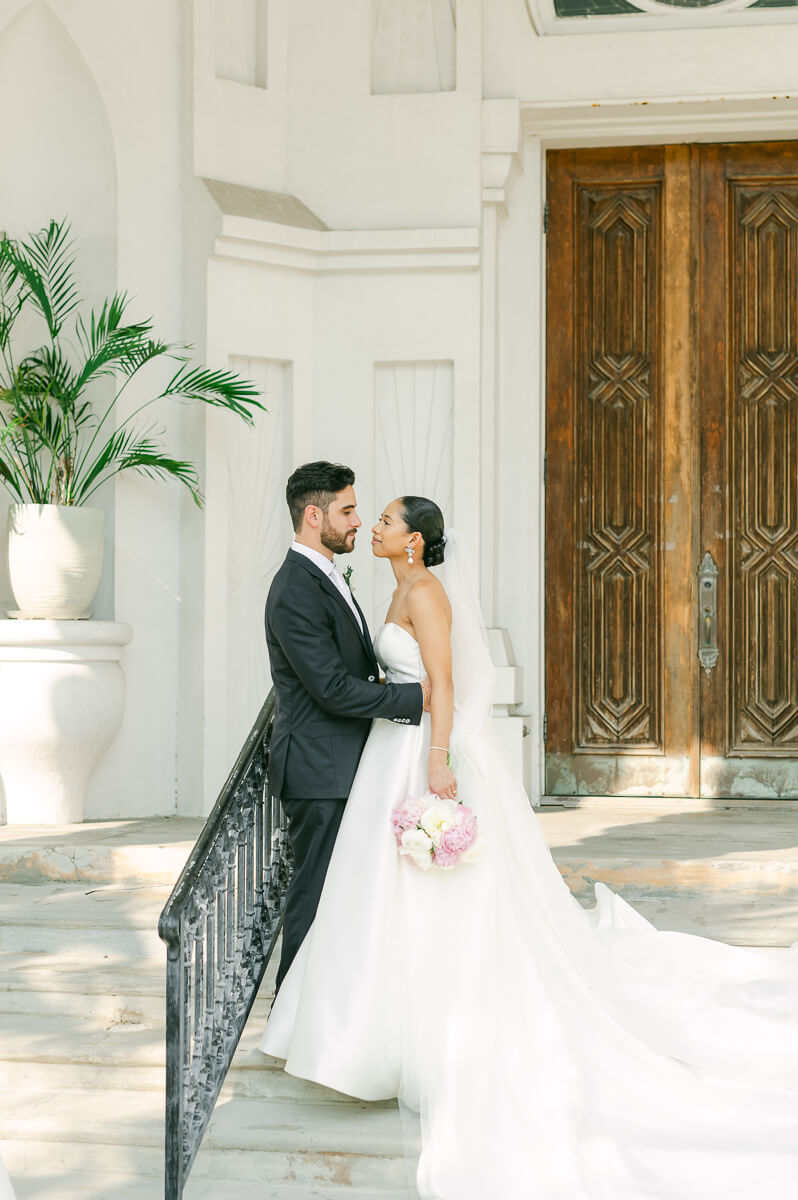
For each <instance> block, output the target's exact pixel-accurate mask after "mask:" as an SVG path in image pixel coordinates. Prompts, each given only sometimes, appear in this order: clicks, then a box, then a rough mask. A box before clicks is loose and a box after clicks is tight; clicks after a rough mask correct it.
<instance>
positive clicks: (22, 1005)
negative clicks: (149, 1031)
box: [0, 954, 271, 1028]
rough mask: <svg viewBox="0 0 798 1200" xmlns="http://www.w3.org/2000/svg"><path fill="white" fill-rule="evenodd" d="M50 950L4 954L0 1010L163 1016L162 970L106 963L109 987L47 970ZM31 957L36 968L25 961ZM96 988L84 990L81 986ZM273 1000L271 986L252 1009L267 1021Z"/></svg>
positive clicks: (148, 1019) (136, 1020)
mask: <svg viewBox="0 0 798 1200" xmlns="http://www.w3.org/2000/svg"><path fill="white" fill-rule="evenodd" d="M48 957H49V956H47V955H17V954H7V955H2V954H0V979H1V980H2V982H1V983H0V1013H29V1014H34V1013H41V1014H42V1016H50V1015H52V1014H54V1013H58V1014H59V1015H63V1016H82V1017H87V1018H89V1017H90V1018H92V1019H93V1020H94V1021H95V1022H99V1023H100V1024H102V1025H105V1024H115V1023H117V1022H123V1023H124V1022H127V1023H129V1024H131V1023H132V1024H148V1025H157V1026H158V1027H159V1028H163V1024H164V1019H165V1004H166V1002H165V999H164V969H163V966H161V968H160V970H158V971H157V972H153V974H152V975H149V974H147V973H145V972H142V973H141V977H140V978H139V977H137V972H135V971H127V972H122V971H120V972H119V973H118V978H115V977H114V972H113V970H112V969H108V964H107V963H104V964H103V965H104V967H105V968H106V987H105V990H102V988H101V984H100V982H98V980H97V979H96V978H95V977H94V975H93V973H92V974H91V975H89V974H87V973H86V972H85V971H81V970H78V969H73V970H63V971H49V970H48V969H47V960H48ZM31 960H33V961H34V962H35V964H36V967H37V969H35V970H33V969H29V968H28V967H27V966H26V965H24V964H27V963H29V962H31ZM84 984H85V985H86V986H91V987H92V989H93V990H91V991H82V990H81V987H82V986H83V985H84ZM270 1003H271V995H270V989H268V988H266V989H264V994H263V997H262V998H258V999H256V1001H255V1005H254V1008H253V1013H254V1014H256V1015H257V1016H258V1017H259V1019H261V1020H262V1021H263V1022H264V1023H265V1021H266V1017H267V1016H268V1012H269V1006H270Z"/></svg>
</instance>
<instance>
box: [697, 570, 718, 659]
mask: <svg viewBox="0 0 798 1200" xmlns="http://www.w3.org/2000/svg"><path fill="white" fill-rule="evenodd" d="M719 653H720V651H719V650H718V568H717V567H716V566H715V560H714V559H713V557H712V555H711V554H710V553H709V551H708V550H707V552H706V554H705V555H704V557H703V558H702V560H701V566H700V567H699V568H698V661H699V662H700V663H701V666H702V667H703V668H704V670H705V671H706V673H707V675H708V674H709V672H710V671H711V670H712V668H713V667H714V666H715V663H716V662H717V661H718V655H719Z"/></svg>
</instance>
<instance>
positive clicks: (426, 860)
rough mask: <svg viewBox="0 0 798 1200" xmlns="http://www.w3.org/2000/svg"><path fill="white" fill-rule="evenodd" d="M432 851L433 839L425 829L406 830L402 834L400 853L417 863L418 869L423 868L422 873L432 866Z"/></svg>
mask: <svg viewBox="0 0 798 1200" xmlns="http://www.w3.org/2000/svg"><path fill="white" fill-rule="evenodd" d="M432 850H433V842H432V838H430V837H428V836H427V834H426V833H424V831H423V829H406V830H405V831H404V833H403V834H402V844H401V846H400V847H399V853H400V854H405V855H407V857H408V858H409V859H410V860H411V862H413V863H415V865H416V866H417V867H421V869H422V871H426V870H428V869H429V868H430V867H431V866H432Z"/></svg>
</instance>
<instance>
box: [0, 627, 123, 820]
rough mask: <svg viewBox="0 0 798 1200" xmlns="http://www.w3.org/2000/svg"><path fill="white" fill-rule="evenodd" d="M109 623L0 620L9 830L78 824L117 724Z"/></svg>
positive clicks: (119, 690) (2, 767)
mask: <svg viewBox="0 0 798 1200" xmlns="http://www.w3.org/2000/svg"><path fill="white" fill-rule="evenodd" d="M130 636H131V629H130V626H129V625H122V624H119V623H117V622H114V621H0V781H2V785H3V790H4V792H5V807H6V820H7V821H8V824H9V825H42V824H44V825H65V824H71V823H72V822H74V821H82V820H83V817H84V807H85V800H86V787H87V784H88V781H89V777H90V776H91V773H92V771H93V770H94V768H95V767H96V765H97V763H98V762H99V760H100V758H101V756H102V755H103V754H104V753H105V751H106V750H107V749H108V747H109V746H110V744H111V742H112V741H113V739H114V737H115V736H116V734H117V732H118V730H119V726H120V724H121V722H122V713H123V711H124V696H125V683H124V676H123V675H122V668H121V665H120V661H119V660H120V658H121V656H122V647H123V646H124V645H126V643H127V642H129V641H130Z"/></svg>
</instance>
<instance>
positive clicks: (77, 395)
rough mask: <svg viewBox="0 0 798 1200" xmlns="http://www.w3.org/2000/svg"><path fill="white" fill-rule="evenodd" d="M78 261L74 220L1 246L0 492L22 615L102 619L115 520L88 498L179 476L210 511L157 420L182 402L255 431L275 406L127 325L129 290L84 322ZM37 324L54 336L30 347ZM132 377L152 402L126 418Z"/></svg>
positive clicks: (193, 474) (144, 400) (141, 402)
mask: <svg viewBox="0 0 798 1200" xmlns="http://www.w3.org/2000/svg"><path fill="white" fill-rule="evenodd" d="M74 263H75V253H74V243H73V242H72V240H71V238H70V234H69V226H68V224H67V223H66V222H64V221H60V222H59V221H51V222H50V224H49V226H48V227H47V228H45V229H42V230H41V231H39V232H38V233H34V234H31V235H30V236H29V237H28V238H26V239H20V240H15V239H12V238H9V237H5V236H4V237H3V238H2V240H0V482H2V484H3V485H4V486H5V488H6V490H7V491H8V492H9V494H10V496H11V498H12V505H11V508H10V509H9V544H8V551H9V574H10V578H11V587H12V590H13V592H14V597H15V599H16V602H17V605H18V607H19V613H18V615H19V616H23V617H49V618H54V619H70V618H77V617H84V616H88V615H89V614H90V606H91V603H92V600H93V598H94V594H95V592H96V589H97V586H98V584H99V580H100V572H101V569H102V546H103V513H102V511H101V510H100V509H98V508H95V507H93V506H92V505H91V503H90V502H91V500H92V498H93V497H94V496H95V495H96V493H97V492H98V490H99V489H100V488H101V487H102V486H103V485H104V484H106V483H107V482H108V481H109V480H111V479H113V478H114V477H115V476H116V475H119V474H121V473H122V472H124V471H136V472H139V473H140V474H144V475H147V476H149V477H151V478H161V479H165V478H173V479H176V480H178V481H179V482H180V483H181V484H183V485H184V486H185V487H187V488H188V490H189V491H190V493H191V495H192V496H193V498H194V500H195V502H196V503H197V504H198V505H200V506H201V505H202V494H201V492H200V488H199V477H198V473H197V469H196V467H195V466H194V465H193V464H192V463H190V462H186V461H183V460H181V459H177V458H173V457H171V456H170V455H169V454H168V452H167V450H166V448H165V447H164V446H163V444H162V442H161V436H162V431H161V430H160V429H159V428H158V426H157V424H156V423H153V422H152V421H150V420H148V419H147V416H146V415H145V414H146V410H148V409H150V408H151V406H153V405H154V404H157V403H158V402H159V401H165V402H169V401H170V400H172V399H181V400H188V401H195V402H198V403H202V404H211V405H215V406H218V407H221V408H226V409H229V410H230V411H231V412H233V413H235V414H236V415H237V416H239V417H241V418H243V419H244V420H245V421H247V422H249V423H251V422H252V419H253V409H262V408H263V405H262V404H261V403H260V401H259V399H258V396H259V393H258V391H257V389H256V388H255V386H254V385H253V384H251V383H249V382H247V381H246V380H244V379H241V378H240V377H239V376H237V375H234V374H233V373H232V372H230V371H224V370H213V369H211V368H208V367H205V366H199V365H196V364H192V363H191V361H190V360H189V359H188V358H187V356H186V353H185V352H186V351H187V350H190V349H191V347H190V346H187V345H183V344H181V343H175V342H165V341H162V340H160V339H158V338H156V337H155V336H154V335H153V322H152V321H151V320H149V319H147V320H141V321H129V320H127V318H126V313H127V309H128V297H127V295H126V293H124V292H120V293H117V294H115V295H114V296H112V297H111V298H109V299H107V300H105V302H104V303H102V304H101V305H99V306H97V307H94V308H92V309H91V310H90V311H89V312H88V313H87V314H86V315H84V314H83V313H81V311H80V309H81V299H80V296H79V293H78V288H77V284H76V281H75V273H74ZM37 325H38V327H39V329H40V330H41V331H42V333H43V339H42V340H41V341H40V344H39V345H37V346H34V347H33V348H31V347H29V346H26V345H25V344H24V343H25V342H28V341H30V340H31V329H32V328H35V327H36V326H37ZM36 340H39V339H38V338H36ZM160 358H164V359H171V360H173V361H174V362H175V364H176V366H175V369H174V371H173V373H172V375H171V378H169V380H168V382H167V383H166V385H165V386H160V387H159V388H156V389H154V391H150V392H144V393H143V394H142V388H141V380H140V372H142V371H143V370H144V369H145V368H146V367H147V365H148V364H149V363H151V362H152V361H153V360H155V359H160ZM102 381H105V382H104V384H103V383H102ZM134 381H136V395H137V396H139V397H141V398H140V399H138V400H136V401H135V402H134V403H133V404H132V405H130V406H128V407H129V408H130V411H128V412H126V414H125V415H123V416H120V412H121V408H122V406H121V405H120V404H119V401H120V398H121V397H122V395H123V394H124V393H125V392H126V389H128V388H129V387H130V386H131V384H132V383H133V382H134ZM131 394H132V392H131V393H128V395H131Z"/></svg>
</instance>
